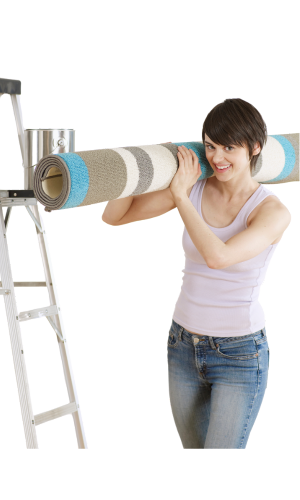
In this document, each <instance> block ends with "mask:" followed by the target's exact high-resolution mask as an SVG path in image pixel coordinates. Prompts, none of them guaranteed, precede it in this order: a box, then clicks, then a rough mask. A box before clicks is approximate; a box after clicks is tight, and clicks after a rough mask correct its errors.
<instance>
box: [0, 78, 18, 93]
mask: <svg viewBox="0 0 300 500" xmlns="http://www.w3.org/2000/svg"><path fill="white" fill-rule="evenodd" d="M0 94H10V95H13V94H21V82H20V80H7V79H6V78H0Z"/></svg>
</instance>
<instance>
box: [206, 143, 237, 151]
mask: <svg viewBox="0 0 300 500" xmlns="http://www.w3.org/2000/svg"><path fill="white" fill-rule="evenodd" d="M206 147H207V148H208V149H209V148H213V149H214V147H213V146H211V145H210V144H207V145H206ZM226 148H230V150H231V149H234V147H233V146H226Z"/></svg>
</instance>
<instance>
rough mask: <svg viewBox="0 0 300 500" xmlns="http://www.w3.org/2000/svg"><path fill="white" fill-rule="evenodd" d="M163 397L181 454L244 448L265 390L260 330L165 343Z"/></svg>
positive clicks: (183, 336)
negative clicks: (166, 390)
mask: <svg viewBox="0 0 300 500" xmlns="http://www.w3.org/2000/svg"><path fill="white" fill-rule="evenodd" d="M167 345H168V373H169V394H170V402H171V408H172V413H173V417H174V420H175V424H176V427H177V431H178V433H179V436H180V439H181V442H182V445H183V448H217V449H220V448H226V449H227V448H235V449H237V448H239V449H240V448H246V444H247V441H248V438H249V434H250V432H251V429H252V427H253V424H254V422H255V419H256V417H257V414H258V412H259V409H260V406H261V403H262V400H263V397H264V393H265V390H266V387H267V380H268V371H269V346H268V340H267V336H266V330H265V327H264V328H263V329H262V330H259V331H257V332H255V333H251V334H250V335H244V336H242V337H210V336H208V335H199V334H192V333H189V332H188V331H187V330H185V328H184V327H183V326H180V325H179V324H178V323H176V322H175V321H174V320H172V325H171V328H170V331H169V337H168V343H167Z"/></svg>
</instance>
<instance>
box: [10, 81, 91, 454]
mask: <svg viewBox="0 0 300 500" xmlns="http://www.w3.org/2000/svg"><path fill="white" fill-rule="evenodd" d="M3 94H9V95H10V96H11V101H12V105H13V110H14V115H15V120H16V124H17V130H18V136H19V143H20V148H21V154H22V159H23V167H24V188H25V189H24V190H1V189H0V276H1V280H2V281H0V287H2V288H0V295H1V296H3V297H4V303H5V309H6V316H7V321H8V328H9V334H10V340H11V348H12V354H13V361H14V368H15V373H16V379H17V386H18V393H19V400H20V405H21V412H22V419H23V426H24V431H25V438H26V446H27V448H38V442H37V433H36V426H37V425H40V424H43V423H45V422H47V421H49V420H53V419H55V418H58V417H62V416H64V415H68V414H72V417H73V421H74V426H75V432H76V437H77V443H78V448H87V442H86V438H85V434H84V428H83V422H82V416H81V411H80V407H79V401H78V396H77V392H76V387H75V382H74V375H73V371H72V367H71V362H70V355H69V351H68V344H67V340H66V336H65V331H64V327H63V323H62V317H61V312H60V307H58V306H57V300H56V297H57V292H56V286H55V281H54V279H53V270H52V266H51V262H50V258H49V247H48V243H47V238H46V231H45V227H44V223H43V221H42V218H41V216H40V214H39V210H38V205H37V200H36V198H35V197H34V191H33V175H34V166H35V165H33V166H32V165H28V164H26V163H28V161H26V148H28V144H27V142H26V134H25V132H27V131H24V128H23V121H22V112H21V103H20V94H21V82H20V81H19V80H7V79H0V97H1V96H2V95H3ZM49 130H50V129H49ZM62 142H63V141H62ZM42 156H43V155H42ZM39 159H40V158H39ZM19 206H24V207H25V208H26V210H27V212H28V214H29V216H30V217H31V219H32V221H33V222H34V225H35V229H36V233H37V237H38V243H39V247H40V252H41V257H42V262H43V267H44V273H45V279H46V281H45V282H13V278H12V271H11V265H10V259H9V252H8V242H7V238H6V234H7V226H8V221H9V217H10V214H11V210H12V208H13V207H19ZM4 207H6V213H5V219H4V214H3V208H4ZM17 286H26V287H32V286H33V287H36V286H47V288H48V293H49V301H50V304H49V305H46V306H45V307H42V308H38V309H32V310H30V311H22V312H19V311H18V310H17V303H16V297H15V287H17ZM44 316H45V318H47V320H48V322H49V323H50V325H51V327H52V328H53V330H54V332H55V334H56V338H57V342H58V347H59V351H60V355H61V360H62V364H63V370H64V377H65V382H66V386H67V391H68V396H69V402H68V403H66V404H65V405H63V406H60V407H58V408H54V409H51V410H49V411H46V412H44V413H40V414H38V415H34V414H33V411H32V404H31V398H30V391H29V385H28V379H27V372H26V364H25V356H24V349H23V345H22V337H21V329H20V323H21V322H22V321H30V320H33V319H37V318H42V317H44ZM42 321H45V320H44V319H42Z"/></svg>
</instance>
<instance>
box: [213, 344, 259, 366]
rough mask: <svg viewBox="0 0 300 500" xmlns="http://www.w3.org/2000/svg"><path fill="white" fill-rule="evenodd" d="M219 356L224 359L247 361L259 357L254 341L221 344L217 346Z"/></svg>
mask: <svg viewBox="0 0 300 500" xmlns="http://www.w3.org/2000/svg"><path fill="white" fill-rule="evenodd" d="M216 347H217V351H216V352H217V354H218V355H219V356H221V357H223V358H227V359H235V360H239V361H247V360H249V359H255V358H257V357H258V352H257V349H256V346H255V343H254V342H253V339H247V340H244V341H243V340H236V341H229V342H221V343H220V344H216Z"/></svg>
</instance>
